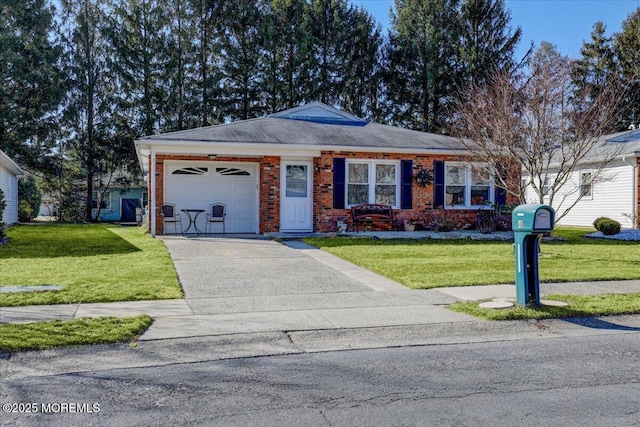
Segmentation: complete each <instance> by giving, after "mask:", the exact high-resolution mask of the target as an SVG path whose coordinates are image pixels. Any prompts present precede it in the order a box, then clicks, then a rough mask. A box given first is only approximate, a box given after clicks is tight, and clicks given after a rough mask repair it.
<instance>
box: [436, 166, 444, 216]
mask: <svg viewBox="0 0 640 427" xmlns="http://www.w3.org/2000/svg"><path fill="white" fill-rule="evenodd" d="M433 175H434V177H433V184H434V185H433V207H434V208H437V207H444V162H443V161H442V160H434V161H433Z"/></svg>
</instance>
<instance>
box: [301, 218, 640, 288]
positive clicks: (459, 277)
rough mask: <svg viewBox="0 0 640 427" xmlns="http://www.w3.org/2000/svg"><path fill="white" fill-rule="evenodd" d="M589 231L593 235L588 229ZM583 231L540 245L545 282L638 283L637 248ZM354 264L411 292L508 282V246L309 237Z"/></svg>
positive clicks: (563, 232) (564, 231)
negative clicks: (590, 237) (399, 284)
mask: <svg viewBox="0 0 640 427" xmlns="http://www.w3.org/2000/svg"><path fill="white" fill-rule="evenodd" d="M591 231H593V230H591ZM589 232H590V231H589V230H586V229H575V228H559V229H557V230H556V231H554V235H555V236H557V237H564V238H565V239H566V240H565V241H550V242H547V241H544V242H543V243H542V244H541V250H542V254H541V256H540V279H541V280H542V281H544V282H574V281H591V280H629V279H640V243H639V242H621V241H613V240H596V239H589V238H586V237H584V236H585V235H586V234H588V233H589ZM305 242H307V243H308V244H310V245H313V246H316V247H319V248H322V249H323V250H325V251H327V252H330V253H332V254H334V255H336V256H339V257H341V258H344V259H346V260H348V261H350V262H352V263H354V264H357V265H359V266H361V267H364V268H366V269H369V270H372V271H375V272H376V273H378V274H380V275H382V276H385V277H387V278H389V279H391V280H394V281H396V282H398V283H402V284H404V285H405V286H407V287H409V288H413V289H427V288H437V287H446V286H471V285H490V284H503V283H513V282H514V280H515V261H514V248H513V242H496V241H480V240H430V239H422V240H413V239H397V240H396V239H389V240H385V239H379V240H374V239H371V238H347V237H335V238H308V239H305Z"/></svg>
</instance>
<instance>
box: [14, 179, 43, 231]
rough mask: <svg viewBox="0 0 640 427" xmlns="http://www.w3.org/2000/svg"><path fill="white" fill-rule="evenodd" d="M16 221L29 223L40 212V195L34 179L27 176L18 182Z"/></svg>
mask: <svg viewBox="0 0 640 427" xmlns="http://www.w3.org/2000/svg"><path fill="white" fill-rule="evenodd" d="M18 200H19V202H18V220H19V221H21V222H30V221H32V220H33V219H34V218H35V217H36V216H38V212H39V211H40V202H41V201H42V193H41V192H40V190H39V189H38V186H37V185H36V179H35V178H34V177H33V176H31V175H27V176H26V177H24V178H21V179H19V180H18Z"/></svg>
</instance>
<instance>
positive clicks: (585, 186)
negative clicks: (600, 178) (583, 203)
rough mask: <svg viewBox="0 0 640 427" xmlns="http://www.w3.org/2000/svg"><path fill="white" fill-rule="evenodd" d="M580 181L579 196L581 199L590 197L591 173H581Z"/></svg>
mask: <svg viewBox="0 0 640 427" xmlns="http://www.w3.org/2000/svg"><path fill="white" fill-rule="evenodd" d="M580 181H581V187H582V188H581V193H582V194H581V196H582V197H591V192H592V188H591V186H592V182H591V181H592V179H591V172H583V173H582V174H581V175H580Z"/></svg>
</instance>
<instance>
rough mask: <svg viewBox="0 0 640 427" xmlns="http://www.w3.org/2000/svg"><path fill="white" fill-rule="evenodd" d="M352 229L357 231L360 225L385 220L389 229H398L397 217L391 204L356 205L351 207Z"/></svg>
mask: <svg viewBox="0 0 640 427" xmlns="http://www.w3.org/2000/svg"><path fill="white" fill-rule="evenodd" d="M351 220H352V223H353V229H354V230H355V231H356V232H358V226H360V225H372V224H373V223H374V222H385V223H388V224H390V225H391V229H394V230H396V231H398V219H397V218H396V216H395V214H394V213H393V210H392V209H391V206H389V205H380V204H366V205H356V206H352V207H351Z"/></svg>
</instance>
